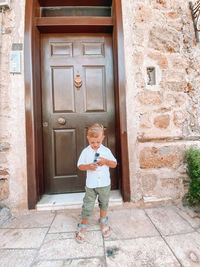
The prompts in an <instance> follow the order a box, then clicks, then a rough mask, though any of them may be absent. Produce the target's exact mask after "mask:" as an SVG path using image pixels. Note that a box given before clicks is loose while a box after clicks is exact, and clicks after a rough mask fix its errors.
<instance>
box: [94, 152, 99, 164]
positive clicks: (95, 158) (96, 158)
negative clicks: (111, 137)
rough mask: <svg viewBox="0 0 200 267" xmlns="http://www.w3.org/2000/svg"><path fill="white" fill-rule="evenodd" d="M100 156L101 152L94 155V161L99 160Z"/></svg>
mask: <svg viewBox="0 0 200 267" xmlns="http://www.w3.org/2000/svg"><path fill="white" fill-rule="evenodd" d="M99 156H100V154H99V153H95V155H94V161H93V162H94V163H96V162H97V160H98V157H99Z"/></svg>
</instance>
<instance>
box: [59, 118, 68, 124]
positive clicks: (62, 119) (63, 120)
mask: <svg viewBox="0 0 200 267" xmlns="http://www.w3.org/2000/svg"><path fill="white" fill-rule="evenodd" d="M58 123H59V124H60V125H65V123H66V120H65V119H64V118H58Z"/></svg>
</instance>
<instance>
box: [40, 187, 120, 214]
mask: <svg viewBox="0 0 200 267" xmlns="http://www.w3.org/2000/svg"><path fill="white" fill-rule="evenodd" d="M84 194H85V193H84V192H82V193H71V194H53V195H43V196H42V198H41V199H40V201H39V202H38V203H37V205H36V210H38V211H42V210H63V209H78V208H81V207H82V204H83V197H84ZM122 204H123V200H122V196H121V193H120V191H119V190H111V192H110V200H109V207H113V206H119V205H122ZM95 205H98V204H97V200H96V204H95Z"/></svg>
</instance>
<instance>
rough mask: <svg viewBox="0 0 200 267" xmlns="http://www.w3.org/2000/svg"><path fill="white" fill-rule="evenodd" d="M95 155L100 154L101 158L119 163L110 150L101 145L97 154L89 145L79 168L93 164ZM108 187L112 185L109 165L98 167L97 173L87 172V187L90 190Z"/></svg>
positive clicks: (81, 158) (84, 151)
mask: <svg viewBox="0 0 200 267" xmlns="http://www.w3.org/2000/svg"><path fill="white" fill-rule="evenodd" d="M95 153H99V157H102V158H105V159H108V160H112V161H115V162H117V160H116V159H115V157H114V156H113V154H112V152H111V151H110V149H109V148H107V147H105V146H104V145H101V146H100V147H99V149H98V150H97V152H95V151H94V150H93V149H92V148H91V146H90V145H89V146H87V147H86V148H84V149H83V151H82V152H81V155H80V157H79V159H78V163H77V166H80V165H86V164H91V163H93V162H94V158H95ZM108 185H110V172H109V167H108V166H107V165H103V166H98V167H97V169H96V170H95V171H91V170H88V171H87V176H86V186H87V187H88V188H96V187H104V186H108Z"/></svg>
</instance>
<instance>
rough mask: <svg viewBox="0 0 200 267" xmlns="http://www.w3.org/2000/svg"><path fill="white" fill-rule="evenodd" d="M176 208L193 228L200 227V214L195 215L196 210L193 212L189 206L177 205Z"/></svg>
mask: <svg viewBox="0 0 200 267" xmlns="http://www.w3.org/2000/svg"><path fill="white" fill-rule="evenodd" d="M174 209H176V210H177V213H178V214H179V215H180V216H181V217H183V218H184V219H185V220H186V221H188V223H189V224H190V225H191V226H192V227H193V228H195V229H196V228H200V215H198V216H197V214H196V216H195V214H194V212H193V213H192V212H191V211H190V209H189V208H185V209H183V208H182V209H180V208H177V207H174Z"/></svg>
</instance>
